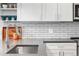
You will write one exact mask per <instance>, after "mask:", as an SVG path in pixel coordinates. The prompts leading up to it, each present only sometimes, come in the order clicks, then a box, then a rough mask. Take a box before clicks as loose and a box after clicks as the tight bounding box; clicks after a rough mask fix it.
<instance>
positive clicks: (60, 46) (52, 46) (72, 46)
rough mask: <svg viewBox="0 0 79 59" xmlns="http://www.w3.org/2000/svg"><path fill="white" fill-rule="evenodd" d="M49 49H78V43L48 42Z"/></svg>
mask: <svg viewBox="0 0 79 59" xmlns="http://www.w3.org/2000/svg"><path fill="white" fill-rule="evenodd" d="M46 48H47V49H76V48H77V44H76V43H47V44H46Z"/></svg>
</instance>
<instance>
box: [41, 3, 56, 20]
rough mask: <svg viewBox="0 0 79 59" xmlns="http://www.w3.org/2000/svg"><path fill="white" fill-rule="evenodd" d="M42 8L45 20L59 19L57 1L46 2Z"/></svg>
mask: <svg viewBox="0 0 79 59" xmlns="http://www.w3.org/2000/svg"><path fill="white" fill-rule="evenodd" d="M42 10H43V12H42V14H43V15H42V18H43V19H42V20H43V21H57V3H45V4H43V8H42Z"/></svg>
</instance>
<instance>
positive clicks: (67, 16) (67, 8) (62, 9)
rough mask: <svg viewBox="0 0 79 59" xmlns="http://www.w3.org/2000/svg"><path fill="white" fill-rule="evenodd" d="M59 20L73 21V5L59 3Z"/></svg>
mask: <svg viewBox="0 0 79 59" xmlns="http://www.w3.org/2000/svg"><path fill="white" fill-rule="evenodd" d="M58 20H59V21H73V4H72V3H59V4H58Z"/></svg>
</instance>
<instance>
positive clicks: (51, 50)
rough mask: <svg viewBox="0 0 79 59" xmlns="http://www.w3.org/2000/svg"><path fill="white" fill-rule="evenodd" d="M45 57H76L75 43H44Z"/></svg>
mask: <svg viewBox="0 0 79 59" xmlns="http://www.w3.org/2000/svg"><path fill="white" fill-rule="evenodd" d="M46 53H47V55H50V56H54V55H57V56H58V55H59V56H76V55H77V43H46Z"/></svg>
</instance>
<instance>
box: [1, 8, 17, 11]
mask: <svg viewBox="0 0 79 59" xmlns="http://www.w3.org/2000/svg"><path fill="white" fill-rule="evenodd" d="M0 10H1V11H17V8H0Z"/></svg>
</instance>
